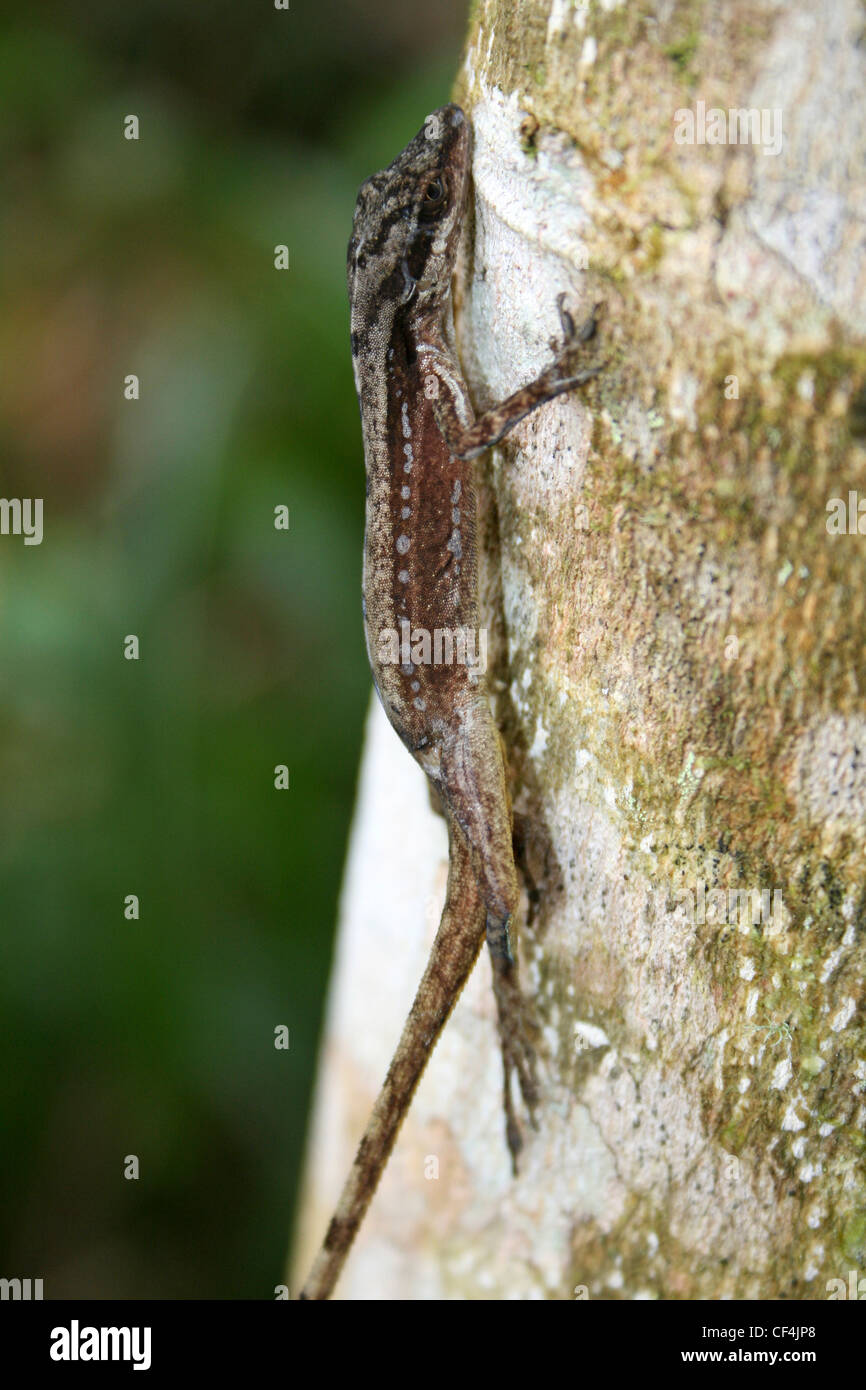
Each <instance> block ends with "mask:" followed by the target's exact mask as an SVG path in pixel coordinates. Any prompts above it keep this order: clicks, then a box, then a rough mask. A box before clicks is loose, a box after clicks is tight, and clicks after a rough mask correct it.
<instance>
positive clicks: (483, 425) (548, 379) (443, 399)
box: [423, 295, 604, 459]
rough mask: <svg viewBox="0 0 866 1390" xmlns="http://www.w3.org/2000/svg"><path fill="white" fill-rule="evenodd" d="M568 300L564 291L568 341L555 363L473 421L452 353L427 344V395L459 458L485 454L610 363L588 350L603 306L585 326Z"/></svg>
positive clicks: (564, 329) (562, 317) (564, 326)
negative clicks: (578, 323)
mask: <svg viewBox="0 0 866 1390" xmlns="http://www.w3.org/2000/svg"><path fill="white" fill-rule="evenodd" d="M564 299H565V297H564V295H560V296H559V298H558V300H557V308H558V310H559V320H560V324H561V326H562V332H563V344H562V347H561V348H560V349H559V351H558V352H557V354H556V356H555V357H554V360H553V362H552V363H551V364H550V366H549V367H547V368H546V369H545V370H544V371H543V372H541V373H540V374H539V375H538V376H537V377H536V378H535V380H534V381H531V382H529V383H528V385H526V386H521V388H520V389H519V390H518V391H514V392H513V393H512V394H511V395H510V396H507V397H506V398H505V400H504V401H501V402H500V404H499V405H496V406H493V407H491V409H490V410H485V411H484V413H483V414H482V415H479V416H477V417H476V418H475V419H474V420H471V421H467V410H466V396H465V392H464V391H462V390H461V391H460V392H459V393H458V392H456V391H455V390H454V380H455V372H454V369H453V363H452V362H451V361H450V359H449V355H448V353H447V352H446V351H444V350H443V349H442V348H439V347H434V346H432V345H428V344H424V348H425V349H426V353H427V355H426V357H425V358H424V360H423V365H424V366H425V367H426V368H427V376H426V379H425V383H424V390H425V394H426V395H427V396H428V398H429V399H430V400H431V401H432V403H433V414H434V417H435V419H436V424H437V425H438V427H439V432H440V434H441V435H442V438H443V439H444V440H445V443H446V445H447V446H448V448H449V450H450V452H451V453H452V454H454V455H455V457H456V458H462V459H471V458H476V457H477V456H478V455H479V454H483V453H484V451H485V450H486V449H490V448H492V447H493V445H494V444H498V443H499V441H500V440H501V439H502V438H504V436H505V435H506V434H508V432H509V430H512V429H513V428H514V426H515V425H517V424H519V423H520V421H521V420H524V419H525V418H526V416H527V415H529V414H531V412H532V411H533V410H537V408H538V407H539V406H540V405H544V403H545V401H550V400H553V398H554V397H555V396H560V395H562V394H563V393H564V392H565V391H572V390H573V389H574V388H575V387H576V386H583V385H585V383H586V382H588V381H591V380H592V379H593V377H596V376H598V374H599V372H601V370H602V367H603V366H604V364H603V363H592V362H588V361H587V354H586V344H587V343H588V342H589V341H590V339H592V338H593V337H594V335H595V330H596V327H597V326H598V319H599V311H600V308H601V306H600V305H596V306H595V308H594V309H593V311H592V313H591V314H590V315H589V317H588V318H587V319H586V320H585V321H584V322H583V324H581V326H580V328H579V329H575V326H574V321H573V320H572V317H571V315H570V314H569V312H568V310H567V309H566V308H565V303H564ZM443 388H444V389H443Z"/></svg>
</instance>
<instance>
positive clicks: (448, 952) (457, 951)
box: [300, 816, 487, 1299]
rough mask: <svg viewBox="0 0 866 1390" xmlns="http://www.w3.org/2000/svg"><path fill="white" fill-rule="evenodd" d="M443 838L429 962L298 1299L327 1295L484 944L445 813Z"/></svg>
mask: <svg viewBox="0 0 866 1390" xmlns="http://www.w3.org/2000/svg"><path fill="white" fill-rule="evenodd" d="M448 839H449V845H450V853H449V865H450V867H449V870H448V892H447V896H446V899H445V907H444V909H443V912H442V919H441V921H440V923H439V930H438V932H437V934H436V940H435V942H434V945H433V949H432V951H431V953H430V960H429V963H428V965H427V969H426V970H425V972H424V975H423V978H422V980H421V983H420V985H419V986H418V992H417V994H416V995H415V1001H414V1003H413V1005H412V1009H411V1011H410V1013H409V1017H408V1018H407V1020H406V1023H405V1025H404V1027H403V1034H402V1036H401V1038H400V1042H399V1044H398V1046H397V1051H396V1052H395V1054H394V1059H393V1061H392V1062H391V1066H390V1067H389V1069H388V1075H387V1076H386V1078H385V1081H384V1084H383V1086H382V1089H381V1091H380V1092H379V1097H378V1100H377V1101H376V1104H375V1106H374V1107H373V1113H372V1115H371V1116H370V1119H369V1122H368V1124H367V1128H366V1130H365V1132H364V1137H363V1138H362V1140H361V1142H360V1144H359V1146H358V1152H357V1154H356V1155H355V1161H354V1163H353V1164H352V1169H351V1172H350V1173H349V1176H348V1178H347V1179H346V1184H345V1186H344V1188H343V1191H342V1194H341V1196H340V1200H339V1202H338V1204H337V1209H336V1212H335V1213H334V1216H333V1219H332V1220H331V1224H330V1226H329V1227H328V1232H327V1235H326V1236H325V1239H324V1243H323V1244H322V1248H321V1249H320V1251H319V1253H318V1255H317V1256H316V1259H315V1262H314V1264H313V1268H312V1270H311V1272H310V1275H309V1278H308V1279H307V1282H306V1283H305V1285H304V1287H303V1289H302V1290H301V1293H300V1298H301V1299H325V1298H328V1297H330V1294H331V1292H332V1291H333V1288H334V1285H335V1283H336V1282H337V1279H338V1277H339V1275H340V1271H341V1270H342V1268H343V1264H344V1263H345V1260H346V1256H347V1255H348V1253H349V1250H350V1248H351V1245H352V1241H353V1240H354V1239H355V1235H356V1234H357V1231H358V1227H359V1226H360V1225H361V1222H362V1221H363V1219H364V1214H365V1212H366V1210H367V1208H368V1206H369V1205H370V1202H371V1200H372V1198H373V1194H374V1193H375V1191H376V1187H377V1184H378V1182H379V1178H380V1177H381V1175H382V1170H383V1168H384V1167H385V1164H386V1163H387V1161H388V1157H389V1155H390V1153H391V1150H392V1148H393V1147H394V1141H395V1139H396V1138H397V1133H398V1130H399V1129H400V1125H401V1124H402V1123H403V1119H404V1117H405V1115H406V1112H407V1110H408V1109H409V1104H410V1102H411V1100H412V1096H413V1095H414V1093H415V1089H416V1087H417V1085H418V1082H419V1081H420V1080H421V1077H422V1075H423V1072H424V1068H425V1067H426V1065H427V1061H428V1058H429V1057H430V1054H431V1052H432V1051H433V1048H434V1047H435V1045H436V1043H437V1041H438V1039H439V1035H440V1033H441V1032H442V1029H443V1028H444V1026H445V1024H446V1022H447V1020H448V1016H449V1014H450V1013H451V1010H452V1008H453V1007H454V1004H455V1002H456V999H457V996H458V994H459V993H460V991H461V990H462V988H463V986H464V984H465V983H466V981H467V979H468V978H469V974H470V972H471V970H472V967H473V965H474V964H475V961H476V960H477V958H478V953H479V951H480V950H481V946H482V944H483V942H484V936H485V924H486V915H487V914H486V908H485V905H484V900H483V898H482V896H481V892H480V890H479V887H478V883H477V881H476V877H475V874H474V873H473V870H472V863H471V858H470V852H469V847H468V845H467V842H466V840H465V838H464V835H463V832H462V831H461V829H460V827H459V826H458V825H456V824H455V823H454V820H453V818H452V817H450V816H449V818H448Z"/></svg>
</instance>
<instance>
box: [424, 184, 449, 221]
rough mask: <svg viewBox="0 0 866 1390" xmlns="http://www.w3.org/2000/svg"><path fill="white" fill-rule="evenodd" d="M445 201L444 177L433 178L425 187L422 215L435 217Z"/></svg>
mask: <svg viewBox="0 0 866 1390" xmlns="http://www.w3.org/2000/svg"><path fill="white" fill-rule="evenodd" d="M444 202H445V182H444V180H443V179H440V178H435V179H431V180H430V182H429V183H428V185H427V187H426V188H425V189H424V197H423V199H422V200H421V209H420V211H421V216H422V217H435V215H436V213H437V212H438V211H439V209H440V208H441V207H442V205H443V203H444Z"/></svg>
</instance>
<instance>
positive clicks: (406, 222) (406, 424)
mask: <svg viewBox="0 0 866 1390" xmlns="http://www.w3.org/2000/svg"><path fill="white" fill-rule="evenodd" d="M471 151H472V135H471V129H470V126H469V122H468V120H467V119H466V116H465V115H464V114H463V112H462V111H461V110H460V108H459V107H457V106H443V107H441V108H440V109H439V110H438V111H434V112H433V114H432V115H431V116H428V118H427V120H426V121H425V123H424V126H423V128H422V129H421V130H420V131H419V133H418V134H417V135H416V136H415V138H414V140H412V141H411V142H410V143H409V144H408V145H407V146H406V149H405V150H404V151H403V153H402V154H400V155H399V156H398V157H397V159H395V160H394V162H393V164H391V165H390V166H389V167H388V168H387V169H385V170H384V171H383V172H382V173H379V174H374V175H373V177H372V178H370V179H368V180H367V182H366V183H365V184H364V185H363V186H362V188H361V190H360V193H359V195H358V201H357V205H356V208H355V217H354V224H353V228H352V238H351V241H350V242H349V258H348V278H349V300H350V305H351V329H352V358H353V363H354V372H355V384H356V387H357V391H358V399H359V401H360V406H361V424H362V431H363V438H364V457H365V462H366V472H367V518H366V532H365V545H364V580H363V607H364V623H365V632H366V641H367V652H368V656H369V659H370V665H371V668H372V671H373V678H374V681H375V683H376V689H377V691H378V693H379V698H380V699H381V701H382V704H383V706H384V708H385V711H386V713H387V715H388V718H389V720H390V721H391V724H392V725H393V727H394V728H395V729H396V731H397V733H398V734H399V735H400V738H401V739H402V740H403V742H404V743H405V745H406V747H407V748H408V749H409V751H410V752H411V753H412V755H413V756H414V757H415V759H416V760H417V761H418V762H419V763H420V764H421V766H422V767H423V769H424V771H425V772H426V773H427V776H428V777H429V778H430V780H431V782H432V783H433V784H434V786H435V788H436V791H437V792H438V796H439V800H440V803H441V805H442V808H443V811H444V815H445V818H446V821H447V825H448V841H449V872H448V888H447V896H446V901H445V907H444V910H443V912H442V918H441V921H440V924H439V930H438V933H437V936H436V940H435V942H434V945H433V948H432V951H431V955H430V960H429V962H428V965H427V969H426V970H425V972H424V976H423V978H422V980H421V984H420V985H419V987H418V992H417V994H416V996H415V1001H414V1003H413V1005H412V1009H411V1012H410V1013H409V1017H408V1019H407V1021H406V1024H405V1027H404V1029H403V1034H402V1037H401V1038H400V1041H399V1043H398V1046H397V1050H396V1052H395V1054H394V1057H393V1060H392V1062H391V1066H390V1068H389V1071H388V1075H387V1077H386V1078H385V1082H384V1084H383V1086H382V1090H381V1092H380V1094H379V1097H378V1099H377V1101H376V1104H375V1107H374V1109H373V1113H372V1115H371V1117H370V1120H369V1122H368V1125H367V1128H366V1130H365V1132H364V1136H363V1138H362V1139H361V1143H360V1146H359V1148H358V1152H357V1155H356V1157H355V1161H354V1164H353V1166H352V1169H351V1171H350V1173H349V1176H348V1179H347V1181H346V1184H345V1187H344V1189H343V1192H342V1195H341V1197H340V1200H339V1203H338V1205H337V1209H336V1212H335V1215H334V1217H333V1219H332V1221H331V1224H330V1226H329V1227H328V1231H327V1234H326V1236H325V1239H324V1243H323V1245H322V1247H321V1250H320V1251H319V1254H318V1256H317V1257H316V1260H315V1263H314V1265H313V1269H312V1271H311V1273H310V1276H309V1278H308V1280H307V1282H306V1284H305V1285H304V1288H303V1289H302V1291H301V1294H300V1297H301V1298H302V1299H323V1298H328V1297H329V1295H330V1293H331V1291H332V1289H333V1287H334V1284H335V1282H336V1280H337V1277H338V1275H339V1273H340V1270H341V1269H342V1266H343V1263H344V1261H345V1259H346V1256H347V1254H348V1252H349V1248H350V1246H351V1244H352V1241H353V1239H354V1237H355V1234H356V1233H357V1230H358V1228H359V1226H360V1224H361V1221H362V1219H363V1217H364V1213H365V1212H366V1210H367V1207H368V1206H369V1203H370V1200H371V1198H372V1196H373V1193H374V1192H375V1190H376V1185H377V1183H378V1181H379V1178H380V1176H381V1173H382V1170H383V1168H384V1166H385V1164H386V1162H387V1160H388V1157H389V1155H390V1152H391V1149H392V1147H393V1145H394V1140H395V1138H396V1136H397V1131H398V1129H399V1127H400V1124H401V1122H402V1120H403V1118H404V1116H405V1114H406V1112H407V1110H408V1108H409V1105H410V1102H411V1100H412V1096H413V1094H414V1092H415V1088H416V1086H417V1084H418V1082H419V1080H420V1078H421V1075H422V1073H423V1071H424V1067H425V1065H426V1063H427V1060H428V1058H429V1056H430V1053H431V1052H432V1050H433V1047H434V1046H435V1044H436V1041H437V1039H438V1037H439V1034H440V1033H441V1031H442V1028H443V1027H444V1025H445V1022H446V1020H447V1018H448V1016H449V1014H450V1013H451V1010H452V1008H453V1007H454V1004H455V1001H456V1000H457V997H458V995H459V994H460V991H461V989H462V988H463V985H464V983H465V981H466V979H467V978H468V976H469V973H470V971H471V970H472V967H473V965H474V963H475V960H476V958H477V956H478V953H479V951H480V949H481V946H482V944H483V942H484V940H485V937H486V939H487V943H488V947H489V950H490V958H491V962H492V966H493V982H494V992H495V997H496V1005H497V1013H498V1020H499V1034H500V1041H501V1047H502V1056H503V1064H504V1103H505V1116H506V1135H507V1140H508V1145H509V1148H510V1149H511V1153H512V1158H513V1160H514V1161H515V1166H516V1155H517V1152H518V1150H519V1148H520V1146H521V1132H520V1126H519V1124H518V1121H517V1118H516V1115H515V1112H514V1101H513V1097H512V1078H513V1077H514V1076H516V1077H517V1081H518V1083H519V1086H520V1091H521V1094H522V1096H523V1100H524V1103H525V1104H526V1106H527V1109H528V1111H529V1114H530V1118H533V1111H534V1108H535V1106H536V1103H537V1086H536V1076H535V1055H534V1051H533V1048H532V1044H531V1041H530V1039H529V1033H528V1029H527V1027H526V1020H525V1014H524V1005H523V999H522V996H521V993H520V989H519V986H518V981H517V966H516V963H515V959H514V955H513V951H512V943H511V939H510V927H511V923H512V919H513V916H514V912H515V909H516V907H517V903H518V885H517V875H516V872H515V866H514V853H513V847H512V825H511V808H510V803H509V798H508V792H507V789H506V781H505V768H504V763H503V758H502V750H501V746H500V739H499V734H498V731H497V729H496V725H495V724H494V721H493V717H492V714H491V711H490V706H489V704H488V699H487V694H486V691H485V688H484V683H483V680H482V677H481V672H480V670H479V663H478V661H477V660H474V661H473V660H468V659H464V660H460V659H458V660H456V661H455V660H451V661H450V662H449V661H448V660H447V657H446V658H445V659H443V660H441V661H439V662H438V663H437V662H436V660H435V657H433V656H432V655H431V654H433V653H435V645H434V642H435V634H436V633H439V634H440V635H441V634H443V633H450V634H451V639H452V644H453V645H452V652H453V649H454V648H456V649H457V650H458V654H459V652H460V650H461V648H460V645H459V644H460V640H461V635H462V639H463V644H464V645H463V648H462V651H463V654H464V657H465V656H466V653H467V652H469V650H470V648H471V650H472V652H473V654H475V655H477V652H478V644H477V643H476V642H474V641H473V639H474V638H475V637H477V635H478V631H479V628H478V582H477V574H476V553H475V551H476V500H475V485H474V479H473V467H472V464H471V463H470V460H472V459H474V458H475V457H476V455H478V454H480V453H482V452H483V451H484V450H485V449H487V448H489V447H490V446H491V445H493V444H495V443H497V442H498V441H499V440H500V439H502V437H503V435H505V434H506V433H507V432H508V431H509V430H510V429H511V428H512V427H513V426H514V425H516V424H517V423H518V421H519V420H522V419H523V418H524V416H526V415H528V414H529V412H530V411H531V410H534V409H535V408H536V407H537V406H539V405H541V404H542V403H543V402H544V401H548V400H550V399H551V398H552V397H553V396H557V395H559V394H560V393H561V392H563V391H570V390H571V389H572V388H573V387H576V386H580V385H582V384H583V383H584V382H586V381H588V380H589V379H590V378H591V377H593V376H595V375H596V374H597V372H598V371H599V370H600V368H599V367H598V366H592V365H589V366H587V365H586V349H585V344H586V342H587V340H588V339H589V338H590V337H591V336H592V334H593V331H594V328H595V318H594V316H591V317H590V318H589V319H588V320H587V322H586V323H585V324H584V325H583V327H582V328H581V329H580V330H579V331H578V332H575V329H574V325H573V323H572V321H571V319H570V317H569V316H568V314H567V313H565V311H564V310H563V308H562V305H561V302H560V319H561V322H562V326H563V331H564V335H565V342H564V345H563V347H562V348H561V350H560V351H559V353H558V354H557V356H556V358H555V360H554V361H553V363H552V364H551V365H550V366H549V367H548V368H547V370H546V371H544V372H542V373H541V375H540V376H539V377H537V378H536V380H535V381H533V382H531V383H530V384H529V385H528V386H524V387H522V388H521V390H519V391H516V392H515V393H514V394H513V395H511V396H509V397H508V398H507V399H506V400H504V401H503V402H502V403H501V405H498V406H496V407H494V408H493V409H491V410H486V411H485V412H484V413H483V414H482V415H480V416H478V417H477V418H476V417H475V414H474V412H473V409H472V405H471V403H470V400H469V395H468V392H467V388H466V383H465V382H464V380H463V376H462V373H461V370H460V365H459V362H458V359H457V354H456V350H455V346H454V328H453V313H452V304H451V282H452V278H453V274H454V266H455V260H456V255H457V246H458V242H459V239H460V233H461V229H462V226H463V219H464V215H465V211H466V205H467V199H468V193H469V176H470V167H471ZM581 363H583V365H582V366H581ZM424 634H427V642H426V645H425V639H424ZM442 640H443V639H442V638H441V636H440V642H441V641H442ZM443 650H445V651H447V648H445V649H443Z"/></svg>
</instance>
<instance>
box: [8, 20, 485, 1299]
mask: <svg viewBox="0 0 866 1390" xmlns="http://www.w3.org/2000/svg"><path fill="white" fill-rule="evenodd" d="M38 14H39V18H38V20H37V19H34V18H32V17H30V15H31V12H30V11H29V10H25V9H24V7H22V10H21V18H20V20H19V21H18V22H15V21H10V20H8V19H7V21H6V22H5V25H4V27H3V28H2V30H0V90H2V93H3V117H2V126H0V151H2V157H3V167H4V194H3V201H2V207H0V237H2V245H3V258H2V266H0V291H2V298H3V314H2V319H0V351H2V358H3V362H4V367H3V372H2V376H0V495H2V496H3V497H6V498H12V497H42V498H43V499H44V517H45V520H44V527H45V532H44V540H43V543H42V544H41V545H39V546H24V545H23V542H22V539H21V538H20V537H14V536H8V535H6V536H0V721H2V722H0V788H2V791H0V832H2V833H0V913H2V931H0V1037H2V1046H3V1066H2V1070H0V1127H2V1133H3V1143H2V1155H0V1180H2V1189H3V1193H4V1202H3V1206H2V1214H0V1274H2V1275H4V1276H5V1277H15V1276H18V1277H28V1276H29V1277H33V1278H43V1279H44V1280H45V1295H46V1297H48V1298H57V1297H90V1298H106V1297H114V1298H127V1297H156V1298H176V1297H180V1298H184V1297H185V1298H211V1297H220V1298H232V1297H254V1298H262V1297H264V1298H267V1297H271V1296H272V1294H273V1286H274V1285H275V1284H276V1283H279V1282H281V1280H282V1277H283V1269H284V1260H285V1251H286V1246H287V1241H288V1235H289V1229H290V1224H291V1216H292V1206H293V1201H294V1196H295V1186H296V1182H297V1177H298V1169H299V1163H300V1159H301V1153H302V1145H303V1140H304V1129H305V1124H306V1119H307V1110H308V1105H309V1099H310V1086H311V1079H312V1071H313V1065H314V1054H315V1046H316V1038H317V1032H318V1029H319V1025H320V1016H321V1008H322V1000H323V994H324V990H325V986H326V976H327V968H328V963H329V956H330V949H331V940H332V933H333V927H334V920H335V912H336V901H337V893H338V889H339V882H340V876H341V871H342V862H343V858H344V854H345V847H346V839H347V834H348V827H349V819H350V815H351V805H352V796H353V790H354V782H355V776H356V769H357V762H358V755H359V744H360V736H361V726H362V720H363V716H364V711H365V706H366V701H367V698H368V691H369V687H370V681H369V674H368V671H367V668H366V662H365V657H364V651H363V641H362V634H361V623H360V564H361V561H360V547H361V532H362V522H363V475H362V459H361V448H360V431H359V426H358V414H357V403H356V401H355V396H354V387H353V384H352V378H351V366H350V359H349V352H348V346H347V339H348V329H347V305H346V292H345V247H346V242H347V239H348V233H349V227H350V224H351V215H352V207H353V203H354V198H355V194H356V191H357V188H358V185H359V183H360V182H361V180H362V179H363V178H364V177H366V175H367V174H369V173H371V172H372V171H373V170H374V169H376V168H380V167H382V165H383V164H385V163H387V162H389V161H390V159H391V158H393V156H394V154H395V153H396V152H397V151H398V150H399V149H400V148H401V147H402V146H403V144H405V142H406V140H407V139H408V138H409V137H410V136H411V135H413V134H414V133H415V131H416V130H417V129H418V127H419V126H420V125H421V123H422V121H423V118H424V116H425V115H426V114H427V112H428V111H429V110H431V109H432V108H433V107H434V106H436V105H438V104H439V103H440V102H441V101H443V100H447V98H448V95H449V91H450V85H451V80H452V77H453V74H454V72H455V70H456V63H457V56H458V52H459V43H460V37H461V33H462V27H463V24H464V22H465V16H464V13H463V6H462V4H459V3H449V4H445V5H440V6H438V7H435V8H431V9H430V10H429V11H427V10H426V9H425V8H424V7H414V8H413V7H411V6H410V7H408V8H407V7H406V6H405V5H401V4H398V3H396V0H379V3H365V4H363V5H362V4H361V3H360V0H358V3H356V4H351V3H349V4H339V5H338V4H335V3H319V4H316V5H306V4H302V3H300V0H291V9H290V10H289V11H288V12H286V11H277V10H274V9H272V8H269V7H268V6H267V5H262V6H259V7H251V6H243V5H236V4H233V3H229V2H228V0H212V2H211V3H210V4H208V5H191V4H186V5H181V6H178V5H177V3H176V0H137V3H136V4H134V5H130V6H117V5H116V4H113V3H112V4H109V3H108V0H88V3H87V4H86V5H85V4H75V3H72V4H67V5H64V6H63V7H62V8H60V7H58V9H57V11H56V14H53V15H51V14H50V12H49V11H46V10H45V8H44V7H43V8H42V9H40V10H39V11H38ZM46 15H48V17H46ZM129 113H135V114H136V115H138V117H139V120H140V123H141V135H140V139H139V140H138V141H137V142H132V141H127V140H125V139H124V138H123V118H124V116H125V115H127V114H129ZM278 243H285V244H286V245H288V247H289V248H290V256H291V268H290V270H289V271H287V272H279V271H277V270H275V268H274V263H273V254H274V246H275V245H276V244H278ZM133 372H134V373H136V374H138V376H139V377H140V380H141V399H140V400H138V401H127V400H125V399H124V394H123V382H124V378H125V376H127V374H129V373H133ZM281 503H284V504H286V505H287V506H289V508H290V510H291V529H290V531H289V532H288V533H284V532H282V531H276V530H275V529H274V525H273V516H274V507H275V506H277V505H278V504H281ZM129 633H135V634H137V635H138V637H139V639H140V644H141V656H140V660H139V661H137V662H135V661H127V660H125V659H124V656H123V639H124V637H125V636H126V635H127V634H129ZM278 763H286V764H288V766H289V768H290V772H291V788H290V790H289V791H286V792H278V791H276V790H275V788H274V767H275V765H276V764H278ZM130 893H135V894H138V895H139V896H140V900H141V917H140V920H139V921H127V920H125V917H124V912H123V904H124V898H125V897H126V895H127V894H130ZM278 1024H285V1025H287V1026H288V1027H289V1028H290V1030H291V1048H290V1051H289V1052H288V1053H286V1052H282V1051H277V1050H275V1048H274V1045H273V1040H274V1028H275V1027H276V1026H277V1025H278ZM127 1154H136V1155H138V1157H139V1160H140V1164H141V1177H140V1179H139V1180H138V1181H128V1180H126V1179H125V1178H124V1176H123V1168H124V1159H125V1156H126V1155H127Z"/></svg>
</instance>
